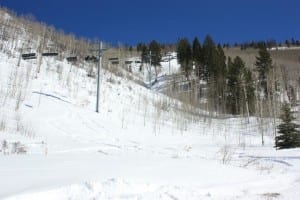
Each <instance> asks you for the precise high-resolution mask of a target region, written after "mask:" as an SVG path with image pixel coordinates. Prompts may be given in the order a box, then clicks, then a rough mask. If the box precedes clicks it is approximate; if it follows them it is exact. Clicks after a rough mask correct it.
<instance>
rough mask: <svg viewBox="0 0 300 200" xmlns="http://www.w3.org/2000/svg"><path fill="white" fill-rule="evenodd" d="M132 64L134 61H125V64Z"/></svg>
mask: <svg viewBox="0 0 300 200" xmlns="http://www.w3.org/2000/svg"><path fill="white" fill-rule="evenodd" d="M132 62H133V61H130V60H126V61H125V64H127V65H130V64H131V63H132Z"/></svg>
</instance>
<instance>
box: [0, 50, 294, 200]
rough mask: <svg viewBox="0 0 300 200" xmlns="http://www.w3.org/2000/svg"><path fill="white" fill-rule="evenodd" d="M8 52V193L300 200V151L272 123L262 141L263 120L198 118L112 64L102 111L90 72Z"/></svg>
mask: <svg viewBox="0 0 300 200" xmlns="http://www.w3.org/2000/svg"><path fill="white" fill-rule="evenodd" d="M0 57H1V59H0V77H1V79H0V92H1V97H0V101H1V102H0V103H1V106H0V142H1V146H3V142H4V141H6V143H7V144H6V147H5V148H2V152H0V153H1V154H0V199H7V200H17V199H22V200H24V199H30V200H34V199H51V200H52V199H173V200H174V199H208V200H211V199H213V200H215V199H217V200H218V199H249V200H250V199H293V200H294V199H299V198H300V150H299V149H290V150H281V151H276V150H275V149H274V148H273V145H274V144H273V138H274V135H273V128H272V125H271V124H272V123H271V122H268V120H266V122H265V126H264V127H263V128H264V134H265V145H264V146H262V145H261V136H260V133H261V130H260V128H259V126H258V121H257V119H255V118H250V120H249V123H248V121H247V119H245V118H226V119H217V118H208V117H207V115H205V112H204V111H198V113H199V116H195V115H193V114H191V113H190V112H187V111H185V109H183V108H184V106H182V105H181V104H180V102H177V101H176V100H172V99H169V98H168V97H166V96H164V95H162V94H159V93H157V92H155V91H154V90H149V89H147V88H145V87H142V86H140V85H137V84H136V83H134V82H132V81H130V80H129V79H127V78H126V76H124V77H117V76H115V75H113V74H111V73H109V72H108V71H106V70H104V71H103V75H102V81H101V87H100V88H101V96H100V112H99V113H96V112H95V104H96V103H95V102H96V80H95V79H94V78H90V77H87V74H86V70H85V69H83V68H79V67H74V66H73V67H72V66H71V65H70V64H69V63H67V62H66V61H58V60H55V59H53V58H45V59H43V64H42V66H41V72H40V73H36V61H34V60H33V61H32V60H29V61H24V60H22V61H21V65H20V66H19V67H17V66H16V63H17V62H18V59H17V57H15V58H14V57H8V56H7V55H6V54H0ZM172 62H174V61H172ZM171 64H172V63H171ZM162 66H163V69H162V73H168V72H169V68H168V67H169V63H168V62H166V63H164V64H163V65H162ZM200 113H202V114H200ZM18 142H19V143H18ZM22 149H23V150H24V149H25V150H24V151H22ZM17 152H18V153H17Z"/></svg>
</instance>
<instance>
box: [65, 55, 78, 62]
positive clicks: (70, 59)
mask: <svg viewBox="0 0 300 200" xmlns="http://www.w3.org/2000/svg"><path fill="white" fill-rule="evenodd" d="M66 59H67V61H68V62H76V61H77V56H70V57H67V58H66Z"/></svg>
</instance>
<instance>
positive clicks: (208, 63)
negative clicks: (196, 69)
mask: <svg viewBox="0 0 300 200" xmlns="http://www.w3.org/2000/svg"><path fill="white" fill-rule="evenodd" d="M202 54H203V71H204V72H203V73H204V80H207V81H208V80H209V79H210V78H211V77H213V76H214V71H215V68H216V66H215V64H216V63H215V58H216V46H215V43H214V41H213V39H212V38H211V36H210V35H207V36H206V37H205V39H204V43H203V47H202Z"/></svg>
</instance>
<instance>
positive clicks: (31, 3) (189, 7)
mask: <svg viewBox="0 0 300 200" xmlns="http://www.w3.org/2000/svg"><path fill="white" fill-rule="evenodd" d="M0 5H1V6H5V7H7V8H9V9H11V10H14V11H15V12H16V13H17V14H28V13H31V14H33V15H34V16H35V17H36V19H37V20H38V21H42V22H45V23H46V24H48V25H53V26H55V27H56V28H57V29H63V30H64V31H65V32H66V33H74V34H75V35H76V36H78V37H81V36H83V37H87V38H90V39H94V38H99V39H102V40H105V41H107V42H111V43H114V44H116V43H118V42H121V43H123V44H130V45H134V44H136V43H138V42H149V41H151V40H152V39H156V40H158V41H159V42H176V41H177V40H178V38H182V37H188V38H189V39H191V40H192V39H193V38H194V37H195V36H197V37H199V39H200V40H201V41H202V40H203V38H204V37H205V35H206V34H208V33H209V34H210V35H211V36H212V37H213V38H214V40H215V41H216V42H220V43H226V42H230V43H234V42H244V41H250V40H267V39H276V40H278V41H284V40H285V39H291V38H292V37H293V38H295V39H300V21H299V19H300V12H299V8H300V1H299V0H226V1H222V0H209V1H202V0H148V1H145V0H0Z"/></svg>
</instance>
